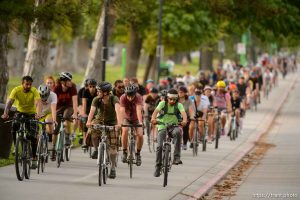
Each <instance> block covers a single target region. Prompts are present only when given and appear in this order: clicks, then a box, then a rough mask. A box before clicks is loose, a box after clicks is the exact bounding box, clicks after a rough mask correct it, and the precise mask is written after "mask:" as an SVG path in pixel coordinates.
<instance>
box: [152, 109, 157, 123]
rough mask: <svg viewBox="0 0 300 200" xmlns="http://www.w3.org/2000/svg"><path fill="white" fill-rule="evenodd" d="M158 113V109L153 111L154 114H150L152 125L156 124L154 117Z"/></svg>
mask: <svg viewBox="0 0 300 200" xmlns="http://www.w3.org/2000/svg"><path fill="white" fill-rule="evenodd" d="M158 113H159V110H158V109H155V110H154V112H153V113H152V116H151V123H152V124H156V116H157V114H158Z"/></svg>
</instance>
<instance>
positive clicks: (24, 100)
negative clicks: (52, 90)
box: [9, 85, 41, 114]
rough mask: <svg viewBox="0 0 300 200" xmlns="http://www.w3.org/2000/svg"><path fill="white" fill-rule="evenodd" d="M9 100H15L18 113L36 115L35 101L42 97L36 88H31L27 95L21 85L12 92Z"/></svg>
mask: <svg viewBox="0 0 300 200" xmlns="http://www.w3.org/2000/svg"><path fill="white" fill-rule="evenodd" d="M9 98H10V99H13V100H14V105H15V106H16V107H17V111H19V112H22V113H26V114H35V113H36V107H35V101H36V100H38V99H40V98H41V97H40V94H39V92H38V91H37V89H36V88H35V87H31V88H30V91H29V92H26V93H25V92H24V89H23V86H22V85H20V86H17V87H15V88H14V89H13V90H12V91H11V93H10V95H9Z"/></svg>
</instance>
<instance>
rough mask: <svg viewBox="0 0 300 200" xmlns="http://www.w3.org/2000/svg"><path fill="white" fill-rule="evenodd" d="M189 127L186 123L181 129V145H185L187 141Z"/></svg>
mask: <svg viewBox="0 0 300 200" xmlns="http://www.w3.org/2000/svg"><path fill="white" fill-rule="evenodd" d="M189 127H190V122H188V123H187V124H186V125H185V126H184V127H183V128H182V130H183V144H184V145H186V144H187V142H188V140H189Z"/></svg>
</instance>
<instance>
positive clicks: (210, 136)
mask: <svg viewBox="0 0 300 200" xmlns="http://www.w3.org/2000/svg"><path fill="white" fill-rule="evenodd" d="M212 91H213V89H212V88H211V87H210V86H208V85H207V86H205V87H204V95H205V96H207V97H208V99H209V107H208V110H207V112H212V110H211V109H210V106H211V105H213V100H214V99H213V94H212ZM207 123H208V140H207V142H208V143H209V144H211V143H212V141H213V130H214V116H213V115H208V116H207Z"/></svg>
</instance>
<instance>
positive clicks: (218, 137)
mask: <svg viewBox="0 0 300 200" xmlns="http://www.w3.org/2000/svg"><path fill="white" fill-rule="evenodd" d="M219 139H220V124H219V123H217V126H216V143H215V149H217V148H218V147H219Z"/></svg>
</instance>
